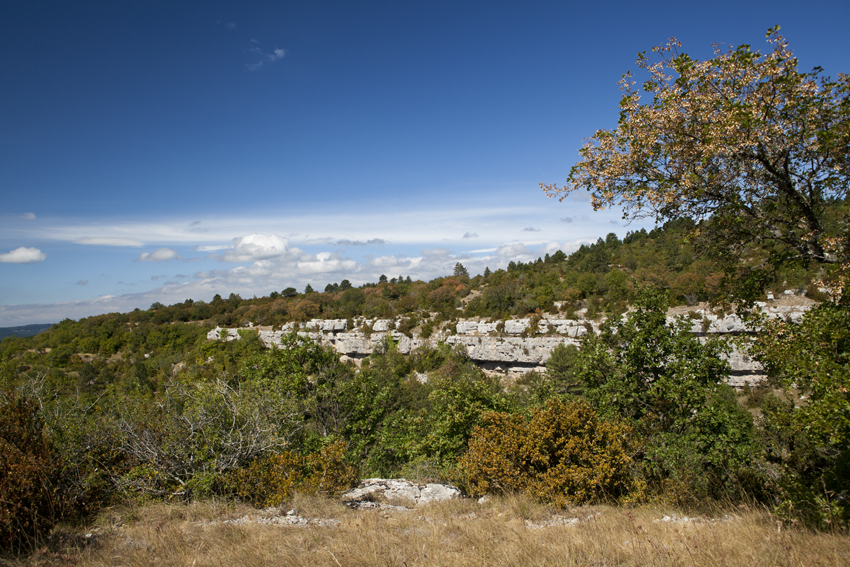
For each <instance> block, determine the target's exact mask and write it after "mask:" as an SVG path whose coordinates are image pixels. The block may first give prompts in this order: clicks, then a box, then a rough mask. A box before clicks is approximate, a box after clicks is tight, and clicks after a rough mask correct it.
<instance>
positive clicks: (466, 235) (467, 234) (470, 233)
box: [463, 232, 478, 238]
mask: <svg viewBox="0 0 850 567" xmlns="http://www.w3.org/2000/svg"><path fill="white" fill-rule="evenodd" d="M463 237H464V238H478V233H477V232H467V233H466V234H464V235H463Z"/></svg>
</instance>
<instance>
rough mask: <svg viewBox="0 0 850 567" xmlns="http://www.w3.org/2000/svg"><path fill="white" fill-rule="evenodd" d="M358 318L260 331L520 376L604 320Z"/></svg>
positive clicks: (784, 313) (791, 306)
mask: <svg viewBox="0 0 850 567" xmlns="http://www.w3.org/2000/svg"><path fill="white" fill-rule="evenodd" d="M813 303H814V302H812V301H810V300H806V299H805V298H794V300H789V299H788V298H782V299H781V300H779V301H770V302H766V303H760V304H759V307H760V309H761V310H762V312H763V313H765V315H767V317H770V318H777V317H781V318H787V319H790V320H792V321H796V322H799V321H800V320H801V319H802V316H803V314H804V313H805V312H806V311H807V310H808V309H809V308H810V307H811V305H812V304H813ZM677 317H685V320H686V321H690V326H691V329H690V330H691V332H692V333H694V334H697V335H698V336H725V337H729V336H737V335H741V334H749V333H752V332H753V329H750V328H748V327H747V326H746V325H745V324H744V322H743V321H741V319H740V318H739V317H738V316H737V315H734V314H731V315H724V314H717V313H714V312H712V311H711V310H709V309H707V308H705V307H702V308H677V309H672V310H670V311H669V312H668V321H669V322H671V323H672V322H673V321H674V320H675V319H676V318H677ZM352 322H353V323H354V327H355V328H348V326H349V322H348V321H346V320H345V319H314V320H312V321H308V322H303V323H287V324H285V325H284V326H283V328H281V329H280V330H272V329H271V328H266V327H258V328H255V330H256V331H257V332H258V334H259V338H260V340H261V341H262V342H263V343H265V344H266V345H267V346H272V345H277V344H280V341H281V337H282V336H283V335H284V334H288V333H291V332H293V331H297V332H298V334H300V335H302V336H305V337H309V338H310V339H311V340H313V341H317V342H319V343H321V344H323V345H327V346H330V347H332V348H333V349H335V350H336V351H337V352H338V353H340V354H341V355H343V356H345V357H347V358H349V359H354V360H357V359H360V358H363V357H366V356H368V355H370V354H372V352H373V351H374V350H375V348H376V347H377V346H378V345H379V344H381V343H382V342H383V341H384V338H385V337H386V336H387V335H388V334H389V335H390V336H391V337H392V339H393V340H394V341H395V342H396V344H397V348H398V350H399V352H401V353H403V354H409V353H410V352H411V351H412V350H414V349H416V348H418V347H420V346H431V347H436V346H437V344H438V342H440V341H443V342H445V343H447V344H449V345H461V346H462V347H463V348H465V349H466V352H467V353H468V355H469V358H470V359H472V360H474V361H475V362H476V363H478V364H479V365H480V366H481V367H482V368H483V369H484V370H485V371H488V372H498V373H501V374H505V375H508V376H511V377H515V376H517V375H519V374H522V373H525V372H529V371H532V370H538V371H543V370H544V369H545V364H546V360H547V359H548V358H549V355H550V354H551V352H552V350H553V349H554V348H555V347H556V346H557V345H558V344H561V343H565V344H573V345H576V346H578V345H579V344H580V339H581V337H582V336H583V335H585V334H586V333H588V332H595V331H596V330H598V328H599V322H598V321H593V320H589V319H559V318H556V317H543V318H541V319H539V320H537V321H533V320H532V319H529V318H525V319H512V320H508V321H497V322H493V321H483V320H473V319H465V320H460V321H458V322H456V323H454V324H452V325H451V326H449V325H448V324H446V326H444V327H443V328H441V329H440V330H439V331H437V332H435V333H434V334H433V335H432V336H431V337H429V338H422V337H421V336H419V335H418V334H417V332H416V331H415V330H414V332H413V333H412V336H410V337H409V336H407V335H404V334H402V333H400V332H398V331H396V330H395V328H396V326H397V324H398V323H399V321H398V320H393V319H364V318H358V319H354V320H353V321H352ZM207 338H208V339H210V340H236V339H239V333H238V329H233V328H226V329H225V328H220V327H216V328H215V329H213V330H212V331H210V332H209V334H208V335H207ZM729 364H730V366H731V368H732V372H731V375H730V376H729V383H730V384H731V385H733V386H743V385H745V384H747V383H752V382H757V381H759V380H760V379H761V378H762V377H763V372H762V368H761V367H760V366H759V365H758V364H757V363H756V362H755V361H753V360H752V359H750V357H749V356H748V355H747V353H745V352H741V351H739V350H738V349H737V347H735V346H734V344H733V348H732V351H731V353H730V354H729Z"/></svg>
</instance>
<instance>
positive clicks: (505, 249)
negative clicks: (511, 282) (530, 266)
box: [496, 242, 532, 260]
mask: <svg viewBox="0 0 850 567" xmlns="http://www.w3.org/2000/svg"><path fill="white" fill-rule="evenodd" d="M496 255H497V256H501V257H502V258H510V259H512V260H517V259H522V258H525V257H526V256H528V257H530V256H531V255H532V252H531V250H529V249H528V248H526V246H525V244H523V243H522V242H514V243H511V244H503V245H501V246H499V248H498V249H497V250H496Z"/></svg>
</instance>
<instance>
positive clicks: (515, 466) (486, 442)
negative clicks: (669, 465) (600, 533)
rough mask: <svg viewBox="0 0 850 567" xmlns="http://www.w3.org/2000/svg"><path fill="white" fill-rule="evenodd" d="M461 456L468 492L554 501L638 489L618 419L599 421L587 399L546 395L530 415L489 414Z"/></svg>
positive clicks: (628, 431)
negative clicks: (540, 406)
mask: <svg viewBox="0 0 850 567" xmlns="http://www.w3.org/2000/svg"><path fill="white" fill-rule="evenodd" d="M483 421H484V424H483V425H482V426H481V427H477V428H476V429H475V431H474V432H473V435H472V438H471V439H470V441H469V451H468V452H467V453H466V454H465V455H464V456H463V457H461V458H460V470H461V473H462V474H463V476H464V477H465V481H466V487H467V490H468V491H469V493H470V494H472V495H473V496H479V495H481V494H484V493H487V492H514V491H519V492H526V493H528V494H530V495H531V496H534V497H535V498H538V499H540V500H544V501H547V502H551V503H553V504H555V505H557V506H567V505H569V504H582V503H585V502H590V501H596V500H600V499H604V498H621V497H624V496H627V495H632V496H635V495H639V494H640V492H641V490H642V488H641V485H640V483H639V482H638V481H635V480H633V479H632V477H631V476H630V474H629V466H630V464H631V463H632V459H631V457H630V456H629V443H628V439H629V437H630V434H631V429H630V428H629V427H628V426H626V425H623V424H616V423H606V422H603V421H599V420H598V419H597V416H596V412H595V411H594V410H593V409H592V408H591V407H590V406H589V405H587V404H586V403H585V402H584V401H581V400H576V401H571V402H563V401H561V400H560V399H557V398H555V399H551V400H549V402H548V403H547V404H546V407H545V409H538V410H536V411H535V412H534V413H533V415H532V416H531V418H530V419H527V418H525V417H524V416H522V415H521V414H508V413H489V414H486V415H485V416H484V418H483Z"/></svg>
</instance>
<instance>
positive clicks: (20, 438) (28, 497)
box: [0, 394, 61, 549]
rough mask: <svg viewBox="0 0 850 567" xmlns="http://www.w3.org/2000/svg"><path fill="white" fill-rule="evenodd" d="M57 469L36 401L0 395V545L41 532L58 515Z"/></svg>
mask: <svg viewBox="0 0 850 567" xmlns="http://www.w3.org/2000/svg"><path fill="white" fill-rule="evenodd" d="M58 473H59V468H58V466H57V463H56V462H55V459H54V453H53V450H52V448H51V447H50V444H49V442H48V439H47V436H46V435H45V433H44V422H43V421H42V419H41V416H40V414H39V406H38V405H37V404H36V402H35V401H33V400H30V399H28V398H25V397H21V396H18V395H17V394H10V395H7V396H2V394H0V548H3V549H16V548H20V547H22V546H24V545H26V544H28V543H32V542H33V541H34V540H37V539H38V538H39V537H41V536H43V535H46V534H47V533H48V532H49V531H50V530H51V528H53V525H54V523H55V522H56V520H57V519H58V518H59V515H60V508H61V506H60V503H59V502H57V501H56V499H55V498H54V490H53V488H54V482H55V480H56V478H57V476H58Z"/></svg>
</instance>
